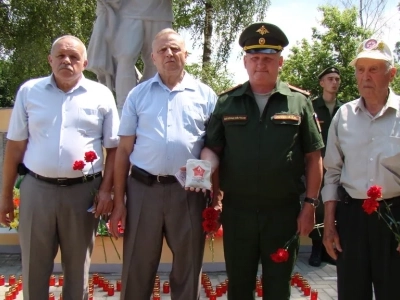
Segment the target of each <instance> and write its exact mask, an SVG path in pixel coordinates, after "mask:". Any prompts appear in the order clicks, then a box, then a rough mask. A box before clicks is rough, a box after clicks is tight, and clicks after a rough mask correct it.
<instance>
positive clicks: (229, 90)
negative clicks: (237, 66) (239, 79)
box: [218, 83, 243, 96]
mask: <svg viewBox="0 0 400 300" xmlns="http://www.w3.org/2000/svg"><path fill="white" fill-rule="evenodd" d="M242 85H243V84H242V83H241V84H238V85H236V86H234V87H231V88H229V89H227V90H225V91H223V92H221V93H219V94H218V96H222V95H223V94H226V93H229V92H231V91H234V90H236V89H238V88H240V87H241V86H242Z"/></svg>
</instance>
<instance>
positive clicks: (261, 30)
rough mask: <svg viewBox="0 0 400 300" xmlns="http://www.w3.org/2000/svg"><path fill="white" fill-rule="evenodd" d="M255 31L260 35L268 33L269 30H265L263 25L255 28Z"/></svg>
mask: <svg viewBox="0 0 400 300" xmlns="http://www.w3.org/2000/svg"><path fill="white" fill-rule="evenodd" d="M256 32H258V33H259V34H261V35H264V34H267V33H269V31H268V30H267V28H265V27H264V25H263V26H261V27H260V29H258V30H256Z"/></svg>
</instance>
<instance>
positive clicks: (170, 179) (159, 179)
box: [152, 175, 178, 184]
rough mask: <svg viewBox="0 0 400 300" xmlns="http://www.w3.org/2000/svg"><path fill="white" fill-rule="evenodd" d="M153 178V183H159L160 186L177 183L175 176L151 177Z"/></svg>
mask: <svg viewBox="0 0 400 300" xmlns="http://www.w3.org/2000/svg"><path fill="white" fill-rule="evenodd" d="M152 176H153V178H154V182H158V183H161V184H171V183H175V182H177V181H178V180H177V179H176V177H175V176H173V175H165V176H163V175H157V176H156V175H152Z"/></svg>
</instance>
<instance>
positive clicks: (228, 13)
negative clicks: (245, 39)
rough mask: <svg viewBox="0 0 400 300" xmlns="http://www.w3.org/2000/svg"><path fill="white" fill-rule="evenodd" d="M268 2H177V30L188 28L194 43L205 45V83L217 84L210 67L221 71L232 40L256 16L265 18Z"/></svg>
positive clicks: (246, 0) (175, 3)
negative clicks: (211, 75) (211, 74)
mask: <svg viewBox="0 0 400 300" xmlns="http://www.w3.org/2000/svg"><path fill="white" fill-rule="evenodd" d="M269 5H270V1H269V0H182V1H175V2H174V15H175V27H176V28H177V29H178V30H179V29H186V30H188V31H189V32H190V34H191V37H192V40H193V42H194V46H195V47H198V46H202V47H203V54H202V57H201V67H202V68H204V72H202V74H201V79H202V80H203V81H204V82H205V83H207V84H209V85H213V84H214V82H215V80H216V79H215V78H212V77H209V76H208V74H209V73H210V71H209V70H217V71H218V72H217V73H218V74H220V72H219V69H220V68H223V65H224V64H226V62H227V61H228V58H229V55H230V53H231V49H232V44H233V42H234V41H235V39H236V37H237V36H238V34H239V32H241V31H242V30H243V29H244V27H246V26H247V25H249V24H251V23H253V22H254V21H255V20H261V19H263V18H264V16H265V11H266V10H267V8H268V6H269ZM239 16H240V17H239ZM210 65H211V66H210ZM199 66H200V65H199ZM222 73H223V70H222ZM218 80H220V78H218Z"/></svg>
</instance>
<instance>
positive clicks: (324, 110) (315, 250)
mask: <svg viewBox="0 0 400 300" xmlns="http://www.w3.org/2000/svg"><path fill="white" fill-rule="evenodd" d="M318 80H319V84H320V86H321V88H322V94H321V96H319V97H317V98H315V99H314V100H313V101H312V105H313V107H314V111H315V113H316V114H317V116H318V122H319V125H320V127H321V132H322V138H323V140H324V144H325V145H326V140H327V138H328V129H329V125H330V124H331V120H332V118H333V116H334V115H335V113H336V112H337V110H338V109H339V107H340V106H341V105H342V104H343V103H342V102H340V101H339V100H338V99H337V98H336V96H337V93H338V90H339V87H340V71H339V69H338V68H336V67H333V66H331V67H328V68H326V69H325V70H323V71H322V72H321V73H320V74H319V75H318ZM321 154H322V157H324V154H325V148H323V149H322V150H321ZM315 218H316V222H317V224H320V223H322V222H323V221H324V206H323V205H320V206H318V208H317V209H316V211H315ZM322 233H323V229H322V228H321V229H318V230H317V229H314V230H313V231H312V232H311V234H310V238H311V240H312V251H311V255H310V258H309V259H308V263H309V264H310V266H313V267H319V266H320V265H321V261H325V262H328V263H331V264H335V261H334V260H333V259H332V258H331V257H330V256H329V255H328V254H327V253H326V251H325V247H324V245H323V244H322Z"/></svg>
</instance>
